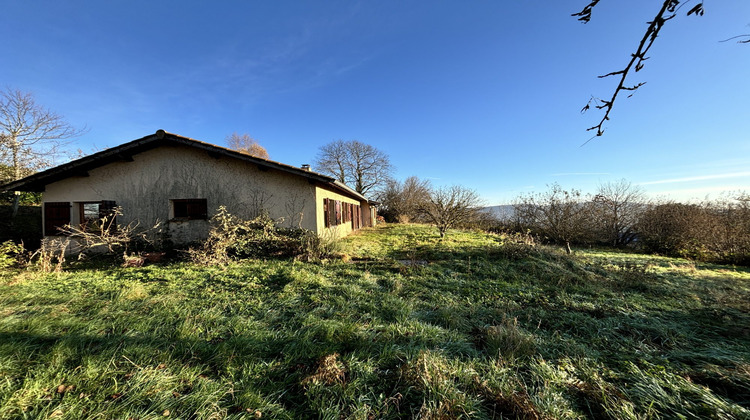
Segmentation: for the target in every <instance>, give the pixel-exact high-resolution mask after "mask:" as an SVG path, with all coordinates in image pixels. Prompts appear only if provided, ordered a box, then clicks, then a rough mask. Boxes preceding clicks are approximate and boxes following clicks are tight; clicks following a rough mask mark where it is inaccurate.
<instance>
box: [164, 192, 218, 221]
mask: <svg viewBox="0 0 750 420" xmlns="http://www.w3.org/2000/svg"><path fill="white" fill-rule="evenodd" d="M169 203H170V207H171V213H172V217H171V220H177V221H180V220H208V199H205V198H172V199H170V200H169ZM183 206H184V209H183ZM178 209H179V214H178Z"/></svg>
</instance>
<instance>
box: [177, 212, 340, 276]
mask: <svg viewBox="0 0 750 420" xmlns="http://www.w3.org/2000/svg"><path fill="white" fill-rule="evenodd" d="M336 247H337V245H336V242H335V241H334V240H326V239H325V238H321V237H319V236H318V235H317V234H316V233H315V232H311V231H309V230H306V229H296V228H281V227H278V226H277V224H276V222H275V221H274V220H273V219H271V218H270V217H269V216H268V214H267V213H262V214H261V215H260V216H258V217H256V218H254V219H252V220H243V219H241V218H239V217H237V216H234V215H232V214H230V213H229V212H228V211H227V209H226V207H224V206H221V207H219V209H218V210H217V212H216V214H215V215H214V216H213V217H212V218H211V230H210V231H209V233H208V238H207V239H206V240H205V242H204V243H203V245H202V246H201V247H200V248H197V249H195V248H193V249H190V250H188V254H189V255H190V258H191V259H192V260H193V262H196V263H199V264H226V263H228V262H230V261H232V260H239V259H243V258H258V257H302V258H305V259H308V260H317V259H321V258H325V257H327V256H329V255H331V254H332V253H334V252H335V251H336Z"/></svg>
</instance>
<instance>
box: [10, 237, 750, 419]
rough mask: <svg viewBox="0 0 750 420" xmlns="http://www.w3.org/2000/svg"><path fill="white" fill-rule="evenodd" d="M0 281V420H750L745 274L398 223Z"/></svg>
mask: <svg viewBox="0 0 750 420" xmlns="http://www.w3.org/2000/svg"><path fill="white" fill-rule="evenodd" d="M341 247H342V249H343V251H342V252H343V253H344V254H346V255H347V256H348V257H350V258H351V261H349V259H348V258H343V259H341V260H335V261H328V262H323V263H319V264H312V263H302V262H295V261H290V260H268V261H263V260H249V261H245V262H242V263H237V264H233V265H230V266H228V267H201V266H195V265H192V264H188V263H173V264H170V265H163V266H162V265H152V266H147V267H143V268H127V269H125V268H117V267H112V268H109V267H107V266H106V264H104V263H101V262H99V263H87V264H81V265H78V266H73V267H71V268H70V269H69V270H68V271H67V272H65V273H60V274H40V273H36V272H29V271H22V272H19V271H6V272H2V273H0V419H6V418H7V419H16V418H29V419H36V418H107V419H108V418H122V419H128V418H133V419H147V418H169V417H171V418H200V419H204V418H205V419H208V418H257V417H262V418H289V419H292V418H330V419H339V418H353V419H369V418H412V417H420V418H446V419H447V418H461V417H462V418H487V419H490V418H623V419H625V418H633V419H639V418H750V272H749V271H748V270H747V269H743V268H735V267H728V266H715V265H704V264H694V263H692V262H689V261H686V260H679V259H672V258H661V257H652V256H646V255H639V254H632V253H627V254H626V253H614V252H607V251H597V250H591V251H589V250H579V251H577V252H576V253H575V254H574V255H573V256H571V257H568V256H566V255H564V254H561V253H559V252H557V251H556V250H554V249H548V248H537V249H530V248H528V247H525V246H523V245H519V244H516V243H513V242H512V241H508V240H507V238H503V237H501V236H496V235H487V234H481V233H472V232H463V231H450V232H449V233H448V236H447V237H446V238H445V239H444V240H440V239H439V238H438V236H437V231H436V230H435V229H431V228H428V227H423V226H415V225H407V226H402V225H392V226H391V225H389V226H387V227H383V228H377V229H368V230H365V231H363V232H361V233H358V234H356V235H354V236H352V237H350V238H347V239H346V240H345V241H343V243H342V244H341Z"/></svg>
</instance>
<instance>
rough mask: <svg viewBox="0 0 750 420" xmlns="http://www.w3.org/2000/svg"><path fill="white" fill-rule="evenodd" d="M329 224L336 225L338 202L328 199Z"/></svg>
mask: <svg viewBox="0 0 750 420" xmlns="http://www.w3.org/2000/svg"><path fill="white" fill-rule="evenodd" d="M328 226H329V227H330V226H336V202H334V201H333V200H331V199H330V198H329V199H328Z"/></svg>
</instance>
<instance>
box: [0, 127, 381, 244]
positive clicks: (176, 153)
mask: <svg viewBox="0 0 750 420" xmlns="http://www.w3.org/2000/svg"><path fill="white" fill-rule="evenodd" d="M0 189H2V190H5V191H26V192H42V206H43V211H42V213H43V225H44V235H45V237H48V236H56V235H59V231H58V228H59V227H62V226H64V225H67V224H72V225H77V224H84V223H87V222H91V221H95V220H97V219H99V218H101V217H103V215H106V214H109V212H110V210H111V209H112V208H113V207H115V206H119V207H120V208H121V210H122V215H121V216H118V220H117V223H118V224H128V223H131V222H137V223H139V224H140V226H141V227H147V226H153V225H154V224H155V223H156V222H157V221H161V222H162V223H163V224H164V226H166V229H165V230H166V232H167V234H168V235H169V239H170V240H171V241H172V242H173V243H175V244H184V243H189V242H192V241H196V240H200V239H204V238H205V237H206V236H207V234H208V230H209V220H210V218H211V216H212V214H213V213H214V212H215V211H216V210H217V209H218V208H219V206H225V207H226V208H227V210H228V211H229V213H231V214H234V215H236V216H239V217H242V218H246V219H249V218H253V217H255V216H257V215H259V214H261V212H267V213H268V215H269V216H271V217H272V218H273V219H274V220H277V223H279V224H280V225H281V226H285V227H300V228H304V229H309V230H311V231H313V232H317V233H318V234H320V235H332V236H336V237H342V236H346V235H348V234H349V233H351V232H352V231H354V230H357V229H359V228H360V227H364V226H373V225H374V224H375V206H374V205H375V203H374V202H373V201H369V200H368V199H366V198H365V197H364V196H362V195H361V194H359V193H357V192H356V191H354V190H352V189H351V188H349V187H347V186H346V185H344V184H343V183H341V182H339V181H337V180H336V179H334V178H332V177H330V176H327V175H323V174H319V173H316V172H313V171H311V170H310V167H309V165H303V166H302V167H295V166H290V165H285V164H282V163H279V162H274V161H271V160H266V159H261V158H257V157H253V156H250V155H247V154H244V153H240V152H237V151H234V150H230V149H226V148H223V147H219V146H215V145H213V144H209V143H204V142H201V141H198V140H193V139H190V138H187V137H182V136H179V135H176V134H171V133H167V132H165V131H164V130H158V131H157V132H156V133H155V134H151V135H148V136H146V137H143V138H140V139H137V140H133V141H131V142H129V143H125V144H122V145H120V146H117V147H113V148H110V149H106V150H103V151H101V152H98V153H95V154H92V155H90V156H86V157H83V158H80V159H77V160H74V161H72V162H69V163H66V164H63V165H60V166H57V167H54V168H51V169H48V170H46V171H43V172H39V173H36V174H34V175H31V176H28V177H26V178H23V179H20V180H18V181H14V182H11V183H9V184H6V185H4V186H3V187H2V188H0Z"/></svg>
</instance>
